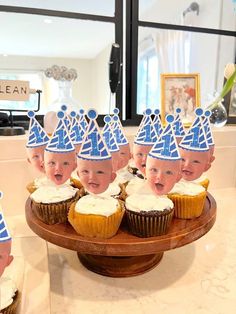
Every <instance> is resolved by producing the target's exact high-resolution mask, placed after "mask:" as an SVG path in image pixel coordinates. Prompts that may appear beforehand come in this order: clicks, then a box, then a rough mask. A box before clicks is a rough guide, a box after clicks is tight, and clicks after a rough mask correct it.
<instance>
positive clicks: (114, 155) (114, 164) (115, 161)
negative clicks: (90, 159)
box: [111, 151, 120, 172]
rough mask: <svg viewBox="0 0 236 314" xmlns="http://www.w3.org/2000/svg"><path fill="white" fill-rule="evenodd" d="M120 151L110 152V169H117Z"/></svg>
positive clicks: (114, 170)
mask: <svg viewBox="0 0 236 314" xmlns="http://www.w3.org/2000/svg"><path fill="white" fill-rule="evenodd" d="M119 159H120V151H117V152H112V153H111V161H112V170H113V172H116V171H117V170H118V169H119Z"/></svg>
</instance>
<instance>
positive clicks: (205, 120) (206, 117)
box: [202, 110, 215, 146]
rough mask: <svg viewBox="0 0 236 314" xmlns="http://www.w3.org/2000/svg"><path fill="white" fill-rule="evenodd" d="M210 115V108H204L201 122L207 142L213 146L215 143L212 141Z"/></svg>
mask: <svg viewBox="0 0 236 314" xmlns="http://www.w3.org/2000/svg"><path fill="white" fill-rule="evenodd" d="M210 116H211V112H210V110H206V111H205V113H204V116H203V120H202V124H203V127H204V130H205V134H206V139H207V143H208V145H209V146H213V145H215V143H214V139H213V135H212V131H211V125H210Z"/></svg>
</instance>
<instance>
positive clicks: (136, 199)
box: [125, 193, 174, 212]
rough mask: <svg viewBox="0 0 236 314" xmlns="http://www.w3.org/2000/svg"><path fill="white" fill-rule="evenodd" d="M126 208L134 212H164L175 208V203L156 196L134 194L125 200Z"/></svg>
mask: <svg viewBox="0 0 236 314" xmlns="http://www.w3.org/2000/svg"><path fill="white" fill-rule="evenodd" d="M125 206H126V208H127V209H129V210H132V211H134V212H140V211H145V212H148V211H153V210H155V211H164V210H165V209H170V208H173V207H174V204H173V202H172V201H171V200H170V199H169V198H167V197H165V196H162V197H159V196H156V195H154V194H152V195H150V194H142V196H141V197H140V194H136V193H135V194H132V195H130V196H128V197H127V198H126V200H125Z"/></svg>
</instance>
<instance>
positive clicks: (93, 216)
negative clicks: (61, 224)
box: [68, 195, 125, 239]
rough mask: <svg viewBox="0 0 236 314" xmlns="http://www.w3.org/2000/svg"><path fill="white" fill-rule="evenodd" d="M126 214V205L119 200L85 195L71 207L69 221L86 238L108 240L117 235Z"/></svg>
mask: <svg viewBox="0 0 236 314" xmlns="http://www.w3.org/2000/svg"><path fill="white" fill-rule="evenodd" d="M124 212H125V208H124V204H123V202H122V201H120V200H118V199H115V198H113V197H109V196H108V197H101V196H98V195H85V196H83V197H81V198H80V199H79V200H78V202H74V203H73V204H72V205H71V207H70V210H69V214H68V220H69V222H70V224H71V225H72V227H73V228H74V229H75V231H76V232H77V233H78V234H80V235H82V236H84V237H89V238H102V239H108V238H111V237H113V236H114V235H115V234H116V233H117V231H118V229H119V226H120V224H121V221H122V218H123V215H124Z"/></svg>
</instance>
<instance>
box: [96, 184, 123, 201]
mask: <svg viewBox="0 0 236 314" xmlns="http://www.w3.org/2000/svg"><path fill="white" fill-rule="evenodd" d="M118 184H119V183H118V182H116V181H113V182H112V183H110V184H109V186H108V188H107V189H106V191H105V192H103V193H100V194H97V195H98V196H100V197H106V196H115V195H118V194H119V193H120V187H119V185H118Z"/></svg>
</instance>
